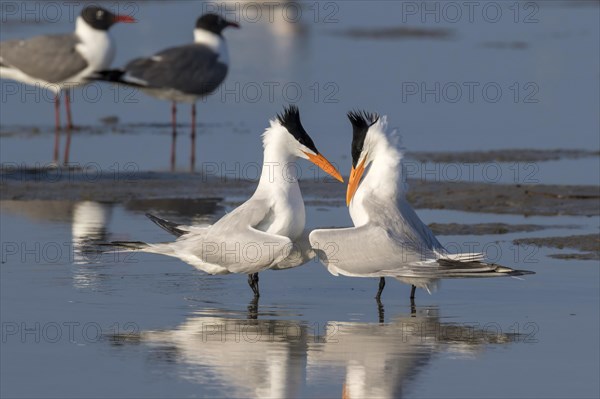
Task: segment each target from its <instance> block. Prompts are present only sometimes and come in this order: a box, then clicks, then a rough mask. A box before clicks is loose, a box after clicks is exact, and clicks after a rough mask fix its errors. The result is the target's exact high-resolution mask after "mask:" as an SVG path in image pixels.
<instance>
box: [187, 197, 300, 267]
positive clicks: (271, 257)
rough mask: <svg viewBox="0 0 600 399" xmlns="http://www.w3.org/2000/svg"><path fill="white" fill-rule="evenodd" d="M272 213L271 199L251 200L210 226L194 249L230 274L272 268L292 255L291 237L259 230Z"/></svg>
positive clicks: (198, 254) (206, 259) (207, 260)
mask: <svg viewBox="0 0 600 399" xmlns="http://www.w3.org/2000/svg"><path fill="white" fill-rule="evenodd" d="M272 212H273V211H272V209H271V205H270V203H269V201H268V200H258V199H250V200H248V201H247V202H245V203H244V204H242V205H240V206H239V207H238V208H236V209H235V210H234V211H233V212H231V213H229V214H227V215H225V216H224V217H223V218H221V219H220V220H219V221H218V222H216V223H215V224H214V225H212V226H211V227H210V228H208V229H207V230H206V235H205V236H204V238H203V241H202V245H201V247H200V248H195V249H194V252H195V253H196V254H197V256H198V257H200V258H202V259H203V260H204V261H205V262H208V263H211V264H216V265H219V266H221V267H224V268H226V269H227V270H228V271H229V272H230V273H246V274H250V273H256V272H259V271H261V270H265V269H268V268H271V267H273V266H274V265H276V264H277V263H279V262H281V261H282V260H283V259H285V258H286V257H287V256H288V255H289V253H290V251H292V249H293V244H292V241H291V240H290V239H289V238H288V237H284V236H280V235H276V234H270V233H267V232H265V231H261V230H258V229H257V227H259V226H260V225H261V222H262V221H263V220H265V219H267V218H270V217H272ZM184 237H186V236H182V238H184Z"/></svg>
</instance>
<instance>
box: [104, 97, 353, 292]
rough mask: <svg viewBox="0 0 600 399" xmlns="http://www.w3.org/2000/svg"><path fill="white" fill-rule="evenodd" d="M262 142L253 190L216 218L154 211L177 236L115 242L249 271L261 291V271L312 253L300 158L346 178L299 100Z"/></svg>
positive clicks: (206, 267) (210, 268)
mask: <svg viewBox="0 0 600 399" xmlns="http://www.w3.org/2000/svg"><path fill="white" fill-rule="evenodd" d="M263 147H264V159H263V167H262V172H261V176H260V180H259V183H258V187H257V188H256V191H255V192H254V195H252V197H251V198H250V199H249V200H248V201H246V202H245V203H243V204H242V205H240V206H239V207H238V208H236V209H234V210H233V211H232V212H230V213H228V214H227V215H225V216H224V217H222V218H221V219H220V220H219V221H217V222H216V223H215V224H213V225H209V226H206V225H205V226H176V225H174V224H172V223H170V222H168V221H165V220H162V219H160V218H157V217H154V216H151V215H150V217H151V219H152V220H153V221H154V222H156V223H157V224H159V225H160V226H161V227H163V228H165V229H166V230H168V231H170V232H171V233H173V234H174V235H176V236H178V238H177V240H176V241H174V242H169V243H159V244H147V243H142V242H113V243H112V244H113V245H116V246H119V247H125V248H128V249H130V250H140V251H143V252H149V253H156V254H163V255H168V256H173V257H176V258H179V259H181V260H182V261H184V262H186V263H189V264H190V265H192V266H194V267H195V268H197V269H199V270H202V271H204V272H206V273H208V274H229V273H244V274H248V283H249V285H250V287H251V288H252V290H253V291H254V294H255V296H256V297H258V296H259V289H258V272H260V271H263V270H266V269H283V268H289V267H295V266H299V265H301V264H303V263H305V262H306V261H308V260H309V259H310V258H311V254H312V251H311V250H310V246H309V245H305V244H304V242H306V243H308V239H307V234H306V233H305V231H304V224H305V210H304V201H303V199H302V194H301V192H300V187H299V185H298V180H297V176H296V171H297V166H296V165H295V161H296V160H297V159H298V158H301V159H307V160H309V161H311V162H313V163H314V164H316V165H317V166H319V167H320V168H321V169H323V170H324V171H325V172H327V173H328V174H330V175H331V176H333V177H335V178H336V179H337V180H339V181H342V182H343V179H342V177H341V176H340V174H339V172H338V171H337V170H336V169H335V168H334V167H333V165H331V164H330V163H329V161H327V159H325V157H323V155H321V154H320V153H319V151H318V150H317V147H316V146H315V144H314V142H313V140H312V139H311V138H310V136H309V135H308V134H307V133H306V131H305V130H304V128H303V127H302V124H301V122H300V113H299V111H298V108H297V107H295V106H289V107H287V108H286V109H285V110H284V112H283V113H282V114H280V115H278V116H277V118H275V119H273V120H271V121H270V127H269V128H267V129H266V131H265V133H264V134H263ZM307 247H308V250H307V249H306V248H307Z"/></svg>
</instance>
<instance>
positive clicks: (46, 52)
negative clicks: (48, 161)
mask: <svg viewBox="0 0 600 399" xmlns="http://www.w3.org/2000/svg"><path fill="white" fill-rule="evenodd" d="M117 22H126V23H130V22H135V19H133V18H132V17H130V16H128V15H116V14H113V13H111V12H110V11H108V10H106V9H104V8H101V7H96V6H89V7H86V8H84V9H83V11H82V12H81V14H80V16H79V17H77V22H76V24H75V32H73V33H68V34H59V35H44V36H36V37H33V38H30V39H26V40H9V41H5V42H1V43H0V78H3V79H12V80H16V81H20V82H23V83H26V84H29V85H39V86H41V87H43V88H45V89H49V90H52V91H53V92H54V93H55V94H56V97H55V102H54V105H55V113H56V128H57V130H58V129H60V96H59V94H60V92H61V91H62V90H65V94H66V95H65V107H66V111H67V126H68V128H69V129H70V128H72V127H73V123H72V120H71V107H70V104H69V102H70V101H69V88H70V87H73V86H77V85H81V84H85V83H86V82H88V80H87V78H88V77H89V76H90V75H91V74H92V73H94V72H95V71H99V70H103V69H106V68H108V67H109V66H110V64H111V63H112V60H113V58H114V55H115V45H114V41H113V39H112V37H111V36H110V35H109V33H108V30H109V29H110V27H111V26H113V25H114V24H115V23H117Z"/></svg>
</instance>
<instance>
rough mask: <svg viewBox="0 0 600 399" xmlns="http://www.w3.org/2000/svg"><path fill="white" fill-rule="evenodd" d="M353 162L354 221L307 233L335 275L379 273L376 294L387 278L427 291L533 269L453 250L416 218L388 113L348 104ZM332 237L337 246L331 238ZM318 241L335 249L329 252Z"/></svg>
mask: <svg viewBox="0 0 600 399" xmlns="http://www.w3.org/2000/svg"><path fill="white" fill-rule="evenodd" d="M348 118H349V119H350V122H351V124H352V135H353V137H352V148H351V153H352V169H351V172H350V179H349V182H348V189H347V193H346V204H347V205H348V207H349V210H350V216H351V218H352V222H353V223H354V226H355V227H351V228H344V229H320V230H314V231H313V232H312V233H310V236H309V240H310V243H311V245H312V247H313V248H314V250H315V251H316V252H317V255H318V256H319V260H320V261H321V262H323V264H324V265H325V266H326V267H327V269H328V270H329V272H330V273H331V274H333V275H336V276H337V275H340V274H341V275H344V276H351V277H376V278H377V277H378V278H379V279H380V280H379V291H378V292H377V296H376V299H377V300H378V301H379V300H380V298H381V293H382V291H383V288H384V286H385V277H394V278H396V279H398V280H399V281H401V282H404V283H406V284H410V285H411V286H412V288H411V295H410V297H411V301H414V295H415V289H416V288H417V287H419V288H424V289H426V290H428V291H430V290H431V289H432V288H435V286H436V284H437V282H438V280H440V279H442V278H458V277H500V276H519V275H524V274H531V273H532V272H528V271H524V270H513V269H510V268H508V267H504V266H500V265H497V264H493V263H489V262H487V261H486V259H485V256H484V254H482V253H458V254H452V253H450V252H449V251H448V250H446V248H444V246H443V245H442V244H441V243H440V242H439V241H438V239H437V238H436V237H435V236H434V234H433V233H432V232H431V230H430V229H429V228H428V227H427V226H426V225H425V224H424V223H423V222H422V221H421V219H419V217H418V216H417V214H416V213H415V211H414V210H413V208H412V207H411V205H410V204H409V203H408V201H407V200H406V191H407V185H406V183H405V179H404V176H403V175H402V163H401V162H402V158H403V153H402V151H401V149H400V147H399V139H398V136H397V135H396V134H395V132H388V129H387V118H386V117H385V116H384V117H381V118H380V117H379V116H378V115H377V114H373V113H368V112H359V111H353V112H350V113H349V114H348ZM332 244H334V245H332ZM322 248H335V249H336V251H335V254H329V253H327V251H324V250H322ZM413 304H414V302H413Z"/></svg>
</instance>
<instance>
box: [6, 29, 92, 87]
mask: <svg viewBox="0 0 600 399" xmlns="http://www.w3.org/2000/svg"><path fill="white" fill-rule="evenodd" d="M78 43H79V40H78V38H77V36H75V35H74V34H63V35H47V36H36V37H33V38H31V39H27V40H10V41H6V42H2V43H0V63H1V64H2V65H4V66H6V67H8V68H15V69H19V70H21V71H22V72H23V73H25V74H27V75H29V76H31V77H33V78H36V79H41V80H44V81H46V82H49V83H61V82H64V81H68V79H70V78H73V77H75V76H76V75H77V74H78V73H80V72H81V71H83V70H84V69H85V68H87V66H88V63H87V61H86V59H85V58H83V56H82V55H81V54H79V52H78V51H77V49H76V46H77V44H78Z"/></svg>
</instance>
